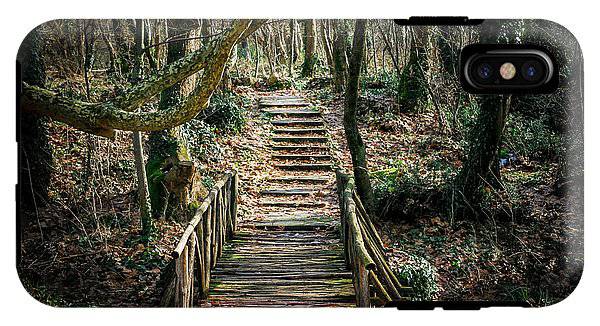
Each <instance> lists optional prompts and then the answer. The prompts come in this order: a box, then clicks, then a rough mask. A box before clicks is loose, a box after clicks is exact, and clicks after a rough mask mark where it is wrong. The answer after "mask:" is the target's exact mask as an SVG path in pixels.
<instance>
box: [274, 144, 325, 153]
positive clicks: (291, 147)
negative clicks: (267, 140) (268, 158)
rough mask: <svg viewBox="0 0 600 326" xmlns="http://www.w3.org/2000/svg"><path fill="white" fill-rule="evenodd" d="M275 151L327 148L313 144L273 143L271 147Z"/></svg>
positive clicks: (320, 149) (322, 149) (319, 149)
mask: <svg viewBox="0 0 600 326" xmlns="http://www.w3.org/2000/svg"><path fill="white" fill-rule="evenodd" d="M271 148H272V149H273V150H275V151H289V152H296V151H307V150H309V151H324V150H327V149H329V148H328V147H327V146H315V145H274V146H272V147H271Z"/></svg>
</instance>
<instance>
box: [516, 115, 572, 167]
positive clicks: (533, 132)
mask: <svg viewBox="0 0 600 326" xmlns="http://www.w3.org/2000/svg"><path fill="white" fill-rule="evenodd" d="M504 143H505V145H506V146H507V147H508V148H509V149H510V150H512V151H514V152H515V153H516V154H517V155H518V156H525V157H529V158H532V159H548V158H554V157H557V156H560V155H561V154H562V153H563V152H564V149H563V147H562V146H563V145H562V142H561V137H560V135H559V133H557V132H555V131H553V130H551V129H550V128H549V127H548V125H547V123H546V122H545V121H544V120H543V119H535V118H531V117H524V116H522V115H520V114H516V113H515V114H512V115H509V117H508V121H507V123H506V128H505V131H504Z"/></svg>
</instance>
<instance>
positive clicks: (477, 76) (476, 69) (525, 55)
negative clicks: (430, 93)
mask: <svg viewBox="0 0 600 326" xmlns="http://www.w3.org/2000/svg"><path fill="white" fill-rule="evenodd" d="M461 55H462V54H461ZM461 65H462V68H463V70H462V71H463V72H464V75H463V77H464V80H466V81H467V83H468V84H469V85H470V86H471V87H472V88H474V89H475V90H484V91H485V90H493V91H494V92H504V93H510V92H515V91H516V92H518V91H520V90H531V89H534V88H537V87H540V86H543V85H544V84H547V83H548V82H549V81H550V80H551V79H552V78H554V77H555V76H556V70H555V69H554V66H553V63H552V60H551V59H550V57H549V56H548V55H546V54H545V53H544V52H542V51H539V50H523V49H515V50H493V51H480V52H475V53H472V54H470V55H469V57H467V58H466V60H464V61H463V59H461Z"/></svg>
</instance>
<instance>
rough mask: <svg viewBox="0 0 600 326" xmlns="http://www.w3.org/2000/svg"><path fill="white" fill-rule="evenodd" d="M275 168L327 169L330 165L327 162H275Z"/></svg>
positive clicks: (329, 168)
mask: <svg viewBox="0 0 600 326" xmlns="http://www.w3.org/2000/svg"><path fill="white" fill-rule="evenodd" d="M275 167H276V168H279V169H282V170H320V171H329V170H331V167H332V165H331V164H327V163H321V164H318V163H315V164H275Z"/></svg>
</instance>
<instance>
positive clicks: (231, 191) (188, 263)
mask: <svg viewBox="0 0 600 326" xmlns="http://www.w3.org/2000/svg"><path fill="white" fill-rule="evenodd" d="M238 183H239V180H238V175H237V172H236V171H230V172H227V173H225V176H223V178H221V179H220V180H219V181H218V182H217V183H216V184H215V185H214V187H213V189H212V190H211V191H210V193H209V194H208V196H207V197H206V199H205V200H204V201H203V202H202V204H201V205H200V207H198V209H197V210H196V213H195V214H194V217H193V218H192V220H191V221H190V222H189V223H188V226H187V228H186V229H185V231H184V232H183V235H182V236H181V238H180V240H179V243H178V244H177V247H175V250H173V253H172V256H173V259H174V261H173V264H174V269H175V272H174V273H173V275H172V276H171V278H170V279H169V281H168V282H167V284H166V288H165V290H164V292H163V297H162V299H161V304H162V305H163V306H175V307H191V306H193V303H194V302H193V301H194V283H195V282H194V280H195V281H196V284H198V288H199V289H198V290H199V294H200V297H201V298H202V299H206V298H207V297H208V290H209V285H210V272H211V269H212V268H214V267H215V265H216V264H217V260H218V258H219V257H220V256H221V253H222V252H223V245H224V243H225V242H226V241H227V240H229V239H231V238H232V236H233V234H234V233H235V230H236V216H237V197H238Z"/></svg>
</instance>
